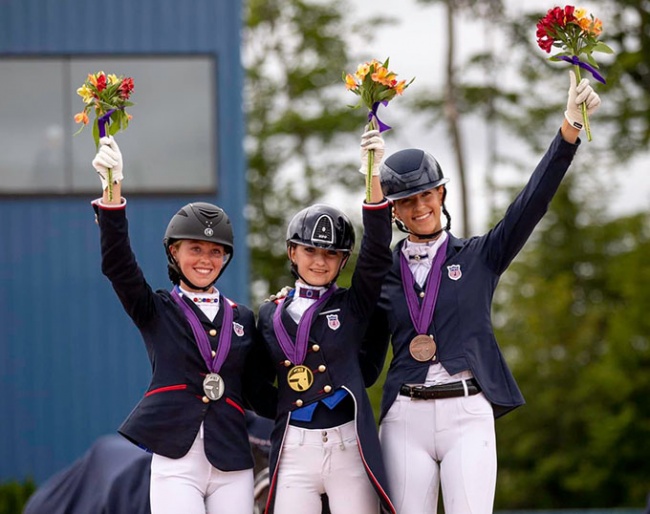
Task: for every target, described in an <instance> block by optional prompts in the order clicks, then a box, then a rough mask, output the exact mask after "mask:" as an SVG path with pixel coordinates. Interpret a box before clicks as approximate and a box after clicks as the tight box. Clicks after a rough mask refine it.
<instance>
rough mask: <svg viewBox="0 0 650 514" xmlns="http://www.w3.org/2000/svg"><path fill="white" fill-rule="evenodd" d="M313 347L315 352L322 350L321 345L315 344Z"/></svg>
mask: <svg viewBox="0 0 650 514" xmlns="http://www.w3.org/2000/svg"><path fill="white" fill-rule="evenodd" d="M311 349H312V350H313V351H315V352H318V351H320V345H317V344H315V345H314V346H312V347H311Z"/></svg>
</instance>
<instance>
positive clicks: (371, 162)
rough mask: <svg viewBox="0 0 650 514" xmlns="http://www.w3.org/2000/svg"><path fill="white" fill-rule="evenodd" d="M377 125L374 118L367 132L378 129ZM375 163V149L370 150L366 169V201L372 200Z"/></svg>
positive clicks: (367, 126)
mask: <svg viewBox="0 0 650 514" xmlns="http://www.w3.org/2000/svg"><path fill="white" fill-rule="evenodd" d="M376 129H377V125H376V123H375V120H374V118H373V119H372V120H371V121H370V123H368V125H366V132H367V131H369V130H376ZM374 164H375V151H374V150H368V169H367V170H366V203H370V202H371V201H372V168H373V166H374Z"/></svg>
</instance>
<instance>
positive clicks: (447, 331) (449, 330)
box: [366, 133, 580, 419]
mask: <svg viewBox="0 0 650 514" xmlns="http://www.w3.org/2000/svg"><path fill="white" fill-rule="evenodd" d="M579 144H580V143H579V141H578V143H577V144H571V143H568V142H566V141H565V140H564V139H563V138H562V136H561V135H560V134H559V133H558V134H557V136H556V137H555V138H554V140H553V141H552V143H551V145H550V147H549V149H548V150H547V152H546V154H545V155H544V157H543V158H542V159H541V161H540V162H539V164H538V165H537V167H536V169H535V171H534V172H533V174H532V175H531V177H530V179H529V181H528V183H527V184H526V186H525V187H524V188H523V190H522V191H521V192H520V193H519V195H518V196H517V197H516V199H515V200H514V201H513V202H512V204H511V205H510V206H509V208H508V209H507V212H506V214H505V215H504V217H503V219H502V220H501V221H499V223H497V225H496V226H494V228H492V229H491V230H490V231H489V232H488V233H487V234H485V235H483V236H480V237H472V238H469V239H461V238H457V237H454V236H453V235H452V234H448V235H449V243H448V245H447V252H446V256H445V261H444V263H443V265H442V279H441V282H440V289H439V293H438V300H437V303H436V307H435V311H434V314H433V320H432V322H431V325H430V327H429V331H428V334H431V335H433V336H434V339H435V341H436V343H437V345H438V350H437V352H438V359H439V362H440V363H441V364H442V366H443V367H444V368H445V370H447V372H448V373H449V374H451V375H453V374H456V373H459V372H461V371H465V370H471V372H472V373H473V374H474V377H475V378H476V380H477V381H478V383H479V384H480V386H481V388H482V390H483V393H484V394H485V396H486V397H487V399H488V400H489V401H490V402H491V403H492V406H493V410H494V414H495V417H499V416H501V415H503V414H505V413H507V412H509V411H510V410H512V409H514V408H516V407H518V406H520V405H523V404H524V403H525V402H524V398H523V395H522V394H521V391H520V390H519V387H518V386H517V383H516V382H515V379H514V377H513V376H512V373H511V372H510V370H509V368H508V365H507V364H506V361H505V359H504V357H503V355H502V353H501V350H500V349H499V346H498V344H497V341H496V337H495V335H494V330H493V327H492V321H491V305H492V297H493V295H494V291H495V289H496V286H497V283H498V282H499V278H500V277H501V275H502V273H503V272H504V271H505V270H506V268H507V267H508V266H509V264H510V263H511V262H512V260H513V259H514V258H515V256H516V255H517V253H518V252H519V251H520V250H521V248H522V247H523V246H524V244H525V243H526V241H527V240H528V238H529V237H530V235H531V233H532V232H533V229H534V228H535V226H536V225H537V224H538V223H539V221H540V220H541V219H542V217H543V216H544V214H545V213H546V211H547V209H548V205H549V203H550V201H551V199H552V198H553V196H554V194H555V192H556V191H557V189H558V187H559V185H560V182H561V181H562V178H563V177H564V175H565V173H566V171H567V169H568V167H569V165H570V164H571V161H572V159H573V156H574V155H575V152H576V150H577V148H578V145H579ZM403 244H404V240H402V241H400V242H399V243H398V244H397V245H396V248H394V250H393V266H392V268H391V270H390V272H389V273H388V275H387V276H386V279H385V281H384V285H383V289H382V294H381V299H380V301H379V303H378V307H377V309H376V311H375V313H374V314H373V320H372V322H371V324H370V326H369V329H368V332H367V334H366V338H370V339H371V340H373V341H374V342H375V348H377V349H378V356H379V357H378V358H379V359H381V358H382V351H381V350H379V349H380V348H381V347H382V344H380V341H381V342H382V343H383V345H387V344H388V340H389V336H392V346H393V360H392V362H391V365H390V368H389V370H388V374H387V378H386V382H385V383H384V392H383V397H382V407H381V416H380V419H383V417H384V416H385V415H386V413H387V412H388V409H389V408H390V406H391V405H392V404H393V401H394V400H395V398H396V397H397V394H398V392H399V388H400V386H401V385H402V384H422V383H424V380H425V378H426V375H427V371H428V369H429V365H430V362H418V361H416V360H415V359H414V358H413V357H412V356H411V355H410V353H409V343H410V341H411V339H413V337H415V336H416V335H417V334H416V331H415V328H414V327H413V323H412V321H411V318H410V315H409V312H408V307H407V303H406V298H405V295H404V291H403V288H402V287H403V286H402V279H401V273H400V264H399V262H400V254H401V249H402V246H403ZM425 286H426V284H425ZM414 288H415V290H416V292H417V293H420V292H422V291H423V289H422V288H420V286H418V284H417V283H415V284H414ZM418 298H419V295H418ZM383 348H384V350H385V346H384V347H383Z"/></svg>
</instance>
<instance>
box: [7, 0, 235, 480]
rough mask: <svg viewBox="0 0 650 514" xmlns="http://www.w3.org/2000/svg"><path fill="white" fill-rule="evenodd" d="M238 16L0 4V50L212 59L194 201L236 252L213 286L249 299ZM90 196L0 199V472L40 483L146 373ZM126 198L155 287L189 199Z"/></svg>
mask: <svg viewBox="0 0 650 514" xmlns="http://www.w3.org/2000/svg"><path fill="white" fill-rule="evenodd" d="M240 22H241V1H240V0H218V1H217V0H183V1H182V2H181V1H178V0H149V1H147V0H139V1H137V2H133V1H131V0H130V1H126V0H116V1H113V2H111V3H102V2H96V1H92V0H58V1H56V2H51V1H47V0H0V58H2V55H3V54H4V55H44V54H45V55H47V54H66V53H70V54H76V55H79V54H86V53H87V54H115V53H118V54H131V53H164V54H174V53H188V52H189V53H192V52H198V53H206V52H207V53H214V54H216V55H217V77H216V84H217V91H218V92H219V95H218V113H217V115H218V122H217V126H218V134H217V136H216V137H217V141H215V144H217V145H218V148H219V151H218V152H217V155H218V156H219V162H218V164H217V166H218V169H219V170H223V171H222V176H221V177H219V184H220V188H219V194H218V196H217V197H216V198H196V199H192V200H205V201H212V202H216V203H218V204H219V205H221V206H222V207H223V208H224V209H225V210H226V211H227V212H228V213H229V215H230V217H231V218H232V219H233V226H234V228H235V240H236V244H237V252H236V258H235V259H234V261H233V263H232V264H231V265H230V266H229V268H228V272H227V273H226V275H224V277H223V278H222V279H220V282H219V285H220V289H221V290H222V291H223V292H224V293H225V294H226V295H229V296H232V297H233V298H235V299H237V300H239V301H242V302H248V286H247V284H248V256H247V250H246V247H245V240H246V239H245V235H246V224H245V220H244V219H243V209H244V205H245V200H246V194H245V180H244V170H245V163H244V157H243V149H242V140H243V115H242V112H241V103H242V101H241V96H242V95H241V90H242V87H243V86H242V84H243V73H242V70H241V64H240V57H239V43H240ZM90 71H93V70H89V72H90ZM180 79H181V78H179V82H181V83H182V80H180ZM169 87H172V85H171V84H170V85H169ZM140 94H143V93H140ZM215 94H216V92H215ZM182 101H183V99H182V97H181V99H180V102H181V103H182ZM0 123H2V120H0ZM73 128H74V127H73ZM127 173H128V170H127ZM90 200H91V198H80V197H71V198H65V197H61V198H39V199H34V198H32V199H29V198H2V199H0V242H1V244H2V249H1V250H0V280H1V281H0V284H1V286H0V287H1V292H0V312H1V316H2V318H1V320H2V327H1V328H0V481H3V480H7V479H14V478H15V479H22V478H25V477H28V476H32V477H34V478H35V479H36V480H37V481H42V480H44V479H45V478H47V477H49V476H50V475H51V474H52V473H54V472H56V471H58V470H59V469H61V468H62V467H64V466H66V465H68V464H69V463H70V462H72V461H73V460H74V459H76V458H77V457H79V456H81V455H82V454H83V453H84V451H85V450H86V449H87V448H88V447H89V446H90V445H91V444H92V442H93V441H94V440H95V439H96V438H97V437H99V436H100V435H102V434H106V433H111V432H114V431H115V430H116V428H117V426H118V425H119V423H120V422H121V421H122V420H123V419H124V418H125V417H126V416H127V415H128V413H129V411H130V409H131V408H132V407H133V406H134V405H135V403H136V401H137V400H138V399H139V398H140V396H141V395H142V392H143V390H144V388H145V387H146V386H147V384H148V381H149V377H150V372H149V363H148V360H147V356H146V352H145V349H144V345H143V344H142V343H141V341H140V337H139V334H138V332H137V331H136V329H135V328H134V327H133V324H132V323H131V321H130V320H129V319H128V317H127V316H126V315H125V314H124V312H123V311H122V309H121V306H120V305H119V302H118V300H117V298H116V297H115V295H114V293H113V291H112V289H111V287H110V285H109V283H108V281H107V280H106V279H105V277H103V275H101V272H100V263H99V238H98V231H97V226H96V225H95V223H94V214H93V212H92V209H91V207H90V204H89V202H90ZM128 201H129V205H128V215H129V220H130V227H131V239H132V243H133V246H134V249H135V251H136V254H137V256H138V260H139V262H140V265H141V267H142V268H143V270H144V272H145V275H146V276H147V278H148V280H149V282H150V283H151V284H152V286H154V287H156V288H158V287H165V288H166V287H168V284H169V282H168V279H167V273H166V259H165V256H164V252H163V249H162V242H161V241H162V235H163V233H164V229H165V227H166V225H167V221H168V220H169V218H170V217H171V216H172V215H173V214H174V213H175V212H176V211H177V210H178V209H179V207H180V206H181V205H183V204H184V203H186V202H187V201H189V200H188V199H183V198H173V197H169V198H147V197H134V198H130V199H128Z"/></svg>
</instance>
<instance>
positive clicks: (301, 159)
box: [244, 0, 381, 301]
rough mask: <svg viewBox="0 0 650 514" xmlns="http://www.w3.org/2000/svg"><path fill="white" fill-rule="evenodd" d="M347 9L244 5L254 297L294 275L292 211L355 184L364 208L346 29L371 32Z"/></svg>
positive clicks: (255, 0)
mask: <svg viewBox="0 0 650 514" xmlns="http://www.w3.org/2000/svg"><path fill="white" fill-rule="evenodd" d="M348 11H349V7H346V5H345V4H344V3H342V2H340V1H333V2H317V1H313V0H312V1H308V0H251V1H249V2H247V14H246V31H245V36H244V59H245V65H246V82H247V85H246V113H247V119H248V130H247V141H246V150H247V156H248V177H247V179H248V193H249V203H248V206H247V218H248V220H249V241H248V243H249V246H250V248H251V260H252V271H253V291H252V292H253V298H254V299H255V300H256V301H258V300H260V299H261V298H264V297H265V296H266V295H267V294H268V293H269V292H271V293H272V292H275V291H277V290H278V289H279V288H281V287H282V286H283V285H286V284H287V283H288V282H291V281H292V279H291V277H290V275H289V273H288V265H287V257H286V249H285V237H286V236H285V234H286V225H287V222H288V221H289V219H290V218H291V216H292V215H293V214H294V213H296V212H297V211H299V210H300V209H302V208H303V207H306V206H307V205H311V204H313V203H315V202H316V201H323V198H324V197H326V196H327V195H330V196H331V195H333V194H336V193H337V192H340V193H341V194H342V193H343V192H344V191H349V190H350V189H351V188H352V189H355V190H359V191H360V194H359V197H358V198H359V205H360V203H361V200H362V199H363V180H362V179H361V178H360V175H358V174H357V175H355V174H354V170H355V168H358V166H359V164H358V160H357V161H355V160H353V159H351V158H350V157H349V156H350V153H346V151H345V150H346V149H347V150H351V151H352V152H351V154H352V155H357V154H358V152H356V151H355V149H356V145H358V136H359V135H360V134H361V132H362V129H363V123H364V114H363V113H362V112H361V111H360V110H358V111H353V110H351V109H350V108H349V107H348V104H349V103H351V102H352V98H351V97H350V98H348V96H346V91H345V87H344V85H343V83H342V81H341V73H342V71H343V70H344V69H346V68H349V67H350V66H351V65H354V66H356V63H352V62H351V60H352V57H351V55H350V51H349V45H348V44H347V42H346V34H348V33H350V32H353V33H355V34H364V35H365V37H367V38H369V37H370V36H369V35H368V34H366V33H365V32H364V29H362V28H354V30H353V29H352V28H350V26H351V23H352V22H351V20H350V19H349V18H348V17H346V14H347V12H348ZM373 23H375V24H377V23H381V20H380V19H377V20H374V22H373ZM337 149H339V151H337ZM348 214H350V215H351V217H353V216H352V214H353V213H351V212H348ZM348 266H349V268H350V269H352V267H353V263H350V265H348Z"/></svg>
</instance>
